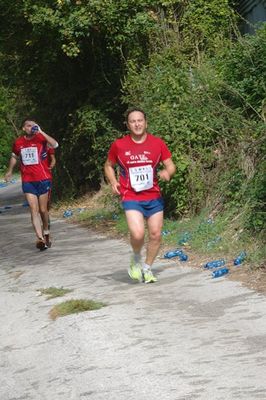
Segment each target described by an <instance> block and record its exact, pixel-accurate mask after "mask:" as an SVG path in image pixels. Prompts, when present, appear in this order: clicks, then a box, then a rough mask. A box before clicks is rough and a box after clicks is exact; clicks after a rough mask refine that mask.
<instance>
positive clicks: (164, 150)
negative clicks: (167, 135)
mask: <svg viewBox="0 0 266 400" xmlns="http://www.w3.org/2000/svg"><path fill="white" fill-rule="evenodd" d="M161 151H162V155H161V160H162V161H164V160H167V159H168V158H171V157H172V153H171V151H170V150H169V149H168V147H167V145H166V143H165V142H164V141H163V140H162V143H161Z"/></svg>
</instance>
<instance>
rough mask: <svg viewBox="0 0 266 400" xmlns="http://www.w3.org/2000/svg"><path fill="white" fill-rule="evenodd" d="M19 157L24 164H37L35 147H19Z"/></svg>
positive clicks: (37, 158)
mask: <svg viewBox="0 0 266 400" xmlns="http://www.w3.org/2000/svg"><path fill="white" fill-rule="evenodd" d="M21 158H22V162H23V164H24V165H35V164H39V157H38V149H37V147H26V148H25V149H21Z"/></svg>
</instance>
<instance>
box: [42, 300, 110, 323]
mask: <svg viewBox="0 0 266 400" xmlns="http://www.w3.org/2000/svg"><path fill="white" fill-rule="evenodd" d="M105 306H106V304H104V303H102V302H99V301H94V300H85V299H76V300H73V299H72V300H68V301H64V302H63V303H60V304H56V305H55V306H54V307H53V308H52V309H51V310H50V312H49V315H50V318H51V319H53V320H55V319H56V318H58V317H63V316H65V315H69V314H76V313H80V312H84V311H92V310H99V309H100V308H102V307H105Z"/></svg>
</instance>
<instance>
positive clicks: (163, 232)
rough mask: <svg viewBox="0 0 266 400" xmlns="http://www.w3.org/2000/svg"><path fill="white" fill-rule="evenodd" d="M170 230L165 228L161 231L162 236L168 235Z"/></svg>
mask: <svg viewBox="0 0 266 400" xmlns="http://www.w3.org/2000/svg"><path fill="white" fill-rule="evenodd" d="M170 233H171V232H170V231H168V230H166V231H162V236H167V235H169V234H170Z"/></svg>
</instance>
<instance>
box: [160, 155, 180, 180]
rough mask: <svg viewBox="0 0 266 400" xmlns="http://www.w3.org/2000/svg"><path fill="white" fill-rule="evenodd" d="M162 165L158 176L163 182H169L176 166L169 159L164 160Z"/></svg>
mask: <svg viewBox="0 0 266 400" xmlns="http://www.w3.org/2000/svg"><path fill="white" fill-rule="evenodd" d="M163 165H164V169H162V170H161V171H159V172H158V175H159V177H160V178H161V179H162V180H163V181H170V179H171V177H172V176H173V175H174V174H175V172H176V166H175V164H174V163H173V161H172V159H171V158H167V159H166V160H164V161H163Z"/></svg>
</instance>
